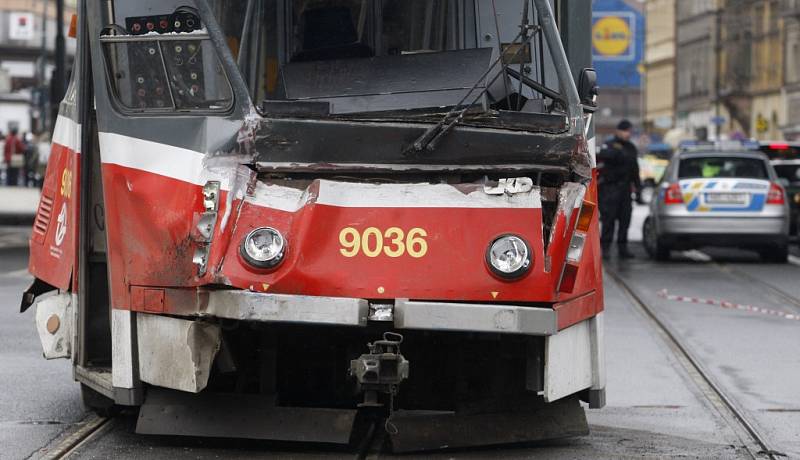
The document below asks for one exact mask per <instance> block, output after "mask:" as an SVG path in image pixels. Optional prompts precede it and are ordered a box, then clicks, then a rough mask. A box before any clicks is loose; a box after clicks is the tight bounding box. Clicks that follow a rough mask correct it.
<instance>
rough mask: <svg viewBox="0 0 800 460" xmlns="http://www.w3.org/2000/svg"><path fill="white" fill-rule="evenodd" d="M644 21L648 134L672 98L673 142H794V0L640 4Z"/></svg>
mask: <svg viewBox="0 0 800 460" xmlns="http://www.w3.org/2000/svg"><path fill="white" fill-rule="evenodd" d="M645 14H646V16H647V24H648V29H647V33H648V36H647V39H646V51H645V79H644V85H645V94H646V97H645V121H646V129H647V130H648V132H649V133H651V134H654V135H656V136H658V135H661V134H663V133H664V129H665V128H666V126H667V125H668V119H669V117H670V104H669V102H670V101H669V99H670V97H672V100H673V106H672V107H673V110H674V112H673V115H672V116H673V119H674V125H675V127H676V128H677V130H679V131H680V133H682V135H681V136H678V137H694V138H699V139H705V138H709V139H714V138H717V137H720V138H755V139H762V140H779V139H783V138H787V139H797V138H798V137H800V0H646V4H645ZM673 24H674V28H672V27H671V25H673ZM673 33H674V39H673V46H672V47H671V46H670V41H671V38H670V36H671V34H673ZM673 49H674V51H672V50H673ZM671 51H672V52H671ZM671 73H672V74H674V75H673V76H672V78H673V79H674V81H675V86H674V90H675V92H674V94H672V95H671V94H670V92H669V89H668V85H667V84H665V83H664V82H665V81H667V80H669V78H670V74H671Z"/></svg>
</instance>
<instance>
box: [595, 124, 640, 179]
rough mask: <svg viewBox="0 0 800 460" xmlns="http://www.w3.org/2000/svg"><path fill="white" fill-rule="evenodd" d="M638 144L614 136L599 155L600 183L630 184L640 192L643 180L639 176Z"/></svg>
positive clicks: (604, 145)
mask: <svg viewBox="0 0 800 460" xmlns="http://www.w3.org/2000/svg"><path fill="white" fill-rule="evenodd" d="M638 157H639V155H638V152H637V151H636V146H635V145H633V143H632V142H630V141H626V140H622V139H620V138H618V137H614V138H613V139H611V140H610V141H608V143H606V144H603V148H602V149H601V150H600V153H599V154H598V155H597V166H598V169H599V175H600V177H599V183H600V185H601V186H603V185H628V186H629V187H631V191H634V192H636V193H639V192H640V191H641V189H642V181H641V178H640V177H639V160H638Z"/></svg>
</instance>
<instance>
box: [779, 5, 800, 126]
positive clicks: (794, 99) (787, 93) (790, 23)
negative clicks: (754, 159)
mask: <svg viewBox="0 0 800 460" xmlns="http://www.w3.org/2000/svg"><path fill="white" fill-rule="evenodd" d="M781 16H782V17H783V18H784V21H785V23H784V37H785V39H784V52H785V56H786V57H785V59H784V74H785V82H784V91H783V95H784V101H785V105H786V110H785V114H786V118H785V123H784V124H783V126H781V131H782V132H783V135H784V137H785V138H786V139H789V140H795V141H800V0H787V1H786V2H785V4H784V10H783V12H782V13H781Z"/></svg>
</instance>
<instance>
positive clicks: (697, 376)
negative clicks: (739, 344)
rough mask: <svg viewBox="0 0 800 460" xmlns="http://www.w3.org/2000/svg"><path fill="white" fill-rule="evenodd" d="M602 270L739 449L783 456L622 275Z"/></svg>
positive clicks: (774, 458) (774, 457) (754, 454)
mask: <svg viewBox="0 0 800 460" xmlns="http://www.w3.org/2000/svg"><path fill="white" fill-rule="evenodd" d="M604 271H605V273H606V274H607V275H609V277H610V278H611V279H613V280H614V282H615V283H616V284H617V285H618V286H619V288H620V289H621V290H622V292H623V293H624V294H625V295H626V296H627V297H628V298H629V299H630V300H631V302H632V304H633V305H634V306H635V307H636V308H638V309H639V310H640V312H641V313H643V315H644V316H645V318H646V319H647V320H649V322H650V323H651V324H652V326H653V327H654V328H655V329H656V331H658V333H659V334H660V335H661V337H662V339H663V340H664V341H665V343H666V344H667V346H668V347H669V348H670V350H671V351H672V352H673V354H674V355H675V357H676V358H677V359H678V361H679V362H680V363H681V364H682V365H683V367H684V368H685V369H686V371H687V372H688V374H689V377H690V378H691V379H692V380H693V381H694V382H695V384H697V386H698V387H699V389H700V390H701V392H702V393H703V396H704V397H705V398H706V399H707V400H708V402H709V403H710V404H711V405H712V406H713V407H714V408H715V409H716V411H717V412H718V413H719V415H720V416H721V417H722V418H723V419H724V420H725V422H726V423H727V424H728V425H729V426H730V427H731V429H733V430H734V432H735V433H736V435H737V436H738V437H739V439H740V440H741V442H742V447H743V448H744V449H745V450H746V451H747V453H748V454H749V456H750V457H751V458H753V459H762V458H768V459H770V460H777V459H779V458H784V457H786V455H785V454H783V453H781V452H780V451H779V450H777V449H775V448H774V447H773V446H772V445H771V443H770V442H769V440H767V439H766V438H765V437H764V436H763V435H762V434H761V433H760V432H759V430H758V429H757V428H756V426H755V425H754V423H753V422H752V421H751V420H750V418H749V416H748V414H747V413H746V412H745V411H744V410H743V409H741V408H740V407H739V405H738V403H736V401H735V400H734V399H733V398H732V397H731V396H730V395H729V394H728V393H727V392H726V391H725V390H724V389H723V388H722V386H721V385H719V384H718V383H717V382H716V380H715V379H714V378H713V377H712V376H711V375H710V373H709V372H708V371H707V370H706V369H705V367H704V366H703V364H702V363H701V362H700V361H699V359H698V358H697V357H696V356H695V355H694V353H692V352H691V350H689V348H688V347H687V346H686V344H685V343H684V342H682V341H681V339H680V336H679V335H678V334H677V332H676V331H675V330H674V329H673V328H672V326H670V325H669V324H668V323H667V322H665V321H664V320H663V319H662V317H661V315H660V314H659V313H658V312H657V311H656V310H655V309H654V308H653V307H651V306H650V305H648V304H647V302H646V301H645V300H644V299H642V298H641V296H639V294H637V292H636V291H635V290H634V289H633V288H632V287H631V286H630V285H629V284H628V283H627V281H625V279H624V278H623V277H622V276H620V275H619V274H618V273H617V272H615V271H614V270H613V269H610V268H609V267H606V268H605V269H604Z"/></svg>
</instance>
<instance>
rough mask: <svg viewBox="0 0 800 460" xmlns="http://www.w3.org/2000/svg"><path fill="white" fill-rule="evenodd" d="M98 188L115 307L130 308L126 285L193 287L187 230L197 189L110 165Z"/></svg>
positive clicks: (198, 204) (196, 207)
mask: <svg viewBox="0 0 800 460" xmlns="http://www.w3.org/2000/svg"><path fill="white" fill-rule="evenodd" d="M103 187H104V195H105V198H104V199H105V205H106V229H107V235H108V236H107V237H108V260H109V268H110V272H111V298H112V305H113V306H114V308H120V309H129V308H130V300H129V297H130V293H129V287H130V286H131V285H140V286H196V285H197V284H198V280H197V278H196V276H195V275H196V273H197V267H196V266H195V265H194V264H192V254H193V252H194V248H195V245H194V243H193V241H192V239H191V229H192V218H193V216H194V213H195V212H197V211H202V210H203V203H202V197H203V195H202V193H201V187H199V186H197V185H194V184H191V183H188V182H183V181H179V180H175V179H171V178H168V177H164V176H160V175H157V174H151V173H147V172H143V171H140V170H137V169H132V168H126V167H123V166H119V165H115V164H103ZM137 295H138V294H137Z"/></svg>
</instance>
